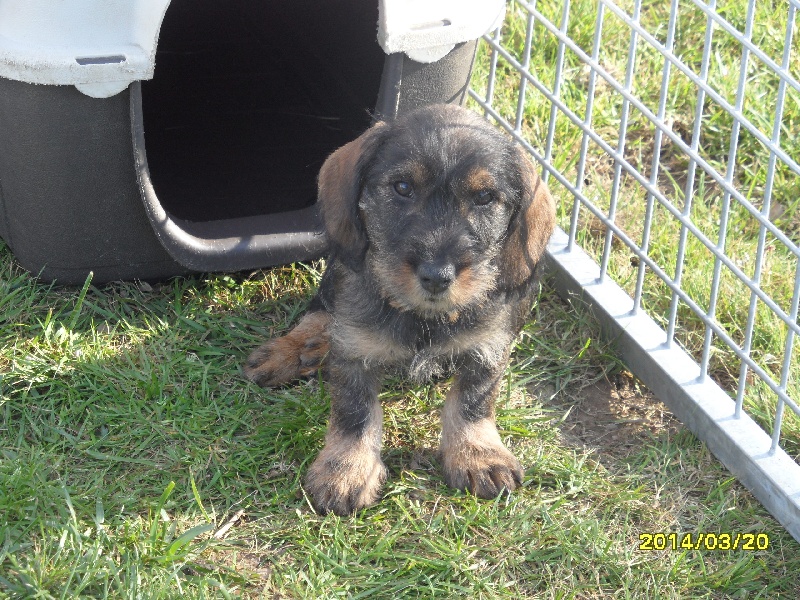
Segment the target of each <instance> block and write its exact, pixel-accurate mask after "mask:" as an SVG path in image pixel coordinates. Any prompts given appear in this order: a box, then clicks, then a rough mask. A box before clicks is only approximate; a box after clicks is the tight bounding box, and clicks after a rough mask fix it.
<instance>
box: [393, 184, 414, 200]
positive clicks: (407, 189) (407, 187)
mask: <svg viewBox="0 0 800 600" xmlns="http://www.w3.org/2000/svg"><path fill="white" fill-rule="evenodd" d="M392 187H393V188H394V191H395V192H397V193H398V194H400V195H401V196H402V197H403V198H412V197H413V196H414V188H413V186H412V185H411V184H410V183H408V182H407V181H395V182H394V185H393V186H392Z"/></svg>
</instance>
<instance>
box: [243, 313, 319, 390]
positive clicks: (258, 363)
mask: <svg viewBox="0 0 800 600" xmlns="http://www.w3.org/2000/svg"><path fill="white" fill-rule="evenodd" d="M330 322H331V315H330V313H328V312H327V311H326V310H315V311H312V312H308V313H306V314H305V315H304V316H303V318H302V319H300V322H299V323H298V324H297V325H296V326H295V327H294V329H292V330H291V331H290V332H289V333H287V334H286V335H284V336H283V337H279V338H275V339H272V340H270V341H268V342H267V343H266V344H264V345H263V346H260V347H259V348H257V349H256V350H254V351H253V353H252V354H251V355H250V357H249V358H248V359H247V362H246V363H245V365H244V367H243V371H244V374H245V376H246V377H247V378H248V379H250V380H251V381H253V382H254V383H256V384H258V385H260V386H261V387H273V386H277V385H282V384H284V383H288V382H290V381H292V380H295V379H301V378H303V377H310V376H311V375H313V374H314V373H315V372H316V371H317V370H318V369H319V367H320V365H321V363H322V359H324V358H325V356H326V355H327V354H328V349H329V347H330V334H329V331H328V327H329V325H330Z"/></svg>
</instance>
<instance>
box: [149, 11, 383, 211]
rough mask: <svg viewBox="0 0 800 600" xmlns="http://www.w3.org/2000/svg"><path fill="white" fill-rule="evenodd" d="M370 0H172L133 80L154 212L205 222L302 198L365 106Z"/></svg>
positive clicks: (295, 205) (351, 134)
mask: <svg viewBox="0 0 800 600" xmlns="http://www.w3.org/2000/svg"><path fill="white" fill-rule="evenodd" d="M377 4H378V3H377V2H374V1H373V2H364V1H363V0H362V1H358V0H324V1H320V0H272V1H264V0H250V1H246V0H225V1H224V2H223V1H220V0H172V2H171V3H170V5H169V8H168V9H167V12H166V16H165V18H164V22H163V24H162V27H161V32H160V35H159V42H158V50H157V54H156V68H155V75H154V77H153V79H152V80H150V81H145V82H142V104H143V118H144V133H145V149H146V153H147V161H148V166H149V170H150V177H151V180H152V182H153V187H154V189H155V192H156V194H157V196H158V198H159V201H160V202H161V205H162V206H163V207H164V209H165V210H166V211H167V212H168V213H170V214H171V215H172V216H173V217H177V218H179V219H186V220H189V221H211V220H219V219H229V218H236V217H249V216H253V215H263V214H269V213H277V212H284V211H289V210H295V209H299V208H304V207H307V206H309V205H311V204H313V202H314V201H315V196H316V176H317V173H318V171H319V168H320V166H321V165H322V162H323V161H324V160H325V158H326V157H327V156H328V155H329V154H330V153H331V152H332V151H333V150H335V149H336V148H338V147H339V146H341V145H342V144H344V143H346V142H348V141H350V140H352V139H353V138H355V137H356V136H357V135H359V134H360V133H361V132H362V131H364V129H366V128H367V127H368V126H369V123H370V119H371V113H372V111H373V110H374V108H375V101H376V98H377V94H378V89H379V86H380V79H381V72H382V70H383V63H384V54H383V51H382V50H381V48H380V46H379V45H378V43H377V41H376V28H377V25H376V23H377V19H378V14H377Z"/></svg>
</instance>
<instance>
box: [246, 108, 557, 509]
mask: <svg viewBox="0 0 800 600" xmlns="http://www.w3.org/2000/svg"><path fill="white" fill-rule="evenodd" d="M319 203H320V206H321V209H322V217H323V222H324V226H325V232H326V234H327V236H328V240H329V244H330V245H329V249H330V257H329V261H328V268H327V270H326V271H325V274H324V276H323V278H322V282H321V284H320V289H319V291H318V293H317V295H316V297H315V298H314V300H313V301H312V303H311V306H310V307H309V310H308V312H307V313H306V314H305V316H304V317H303V318H302V319H301V321H300V322H299V323H298V324H297V326H296V327H295V328H294V329H293V330H292V331H290V332H289V333H288V334H287V335H285V336H283V337H281V338H277V339H274V340H271V341H269V342H267V343H266V344H265V345H263V346H261V347H260V348H258V349H257V350H256V351H255V352H253V354H252V355H251V356H250V358H249V359H248V361H247V364H246V366H245V369H244V370H245V374H246V375H247V377H249V378H250V379H252V380H253V381H254V382H256V383H257V384H259V385H261V386H273V385H278V384H282V383H285V382H287V381H290V380H292V379H295V378H298V377H303V376H308V375H312V374H313V373H314V372H315V371H316V370H317V369H318V368H319V366H320V364H321V363H322V359H323V358H324V359H325V365H324V368H325V378H326V381H327V382H328V389H329V391H330V396H331V415H330V422H329V425H328V432H327V435H326V437H325V447H324V448H323V449H322V452H320V454H319V456H318V457H317V459H316V460H315V461H314V463H313V464H312V465H311V467H310V469H309V471H308V475H307V476H306V480H305V484H306V489H307V491H308V492H310V494H311V496H312V499H313V503H314V506H315V508H316V509H317V510H319V511H321V512H328V511H332V512H334V513H337V514H340V515H344V514H348V513H352V512H354V511H356V510H358V509H360V508H363V507H365V506H369V505H370V504H372V503H374V502H375V501H376V500H377V499H378V497H379V494H380V488H381V484H382V483H383V481H384V480H385V479H386V467H385V465H384V464H383V461H382V460H381V456H380V451H381V432H382V422H381V421H382V410H381V406H380V402H379V401H378V391H379V388H380V385H381V379H382V377H383V375H384V373H385V372H386V371H387V370H396V369H401V370H404V371H405V372H406V373H408V374H409V375H410V376H411V377H413V378H414V379H417V380H420V379H425V378H429V377H431V376H433V375H438V374H440V373H444V372H450V373H453V374H454V379H453V383H452V387H451V388H450V391H449V392H448V394H447V397H446V399H445V402H444V408H443V410H442V437H441V447H440V456H441V462H442V467H443V470H444V479H445V481H446V482H447V483H448V485H450V486H452V487H454V488H458V489H462V490H469V491H470V492H471V493H473V494H475V495H476V496H480V497H482V498H492V497H495V496H497V495H498V494H500V493H502V492H503V490H509V491H510V490H513V489H514V488H516V487H517V486H518V485H519V484H520V483H521V481H522V474H523V471H522V468H521V467H520V464H519V462H518V461H517V459H516V458H514V456H513V455H512V454H511V452H509V451H508V449H506V447H505V446H504V445H503V442H502V441H501V439H500V435H499V434H498V432H497V428H496V426H495V411H494V402H495V398H496V396H497V393H498V390H499V388H500V381H501V379H502V376H503V372H504V370H505V368H506V365H507V364H508V359H509V353H510V351H511V346H512V343H513V341H514V338H515V337H516V335H517V333H519V331H520V329H521V328H522V325H523V323H524V322H525V320H526V317H527V316H528V313H529V312H530V308H531V304H532V301H533V298H534V294H535V293H536V291H537V289H538V286H537V283H536V277H535V276H536V270H537V265H538V264H539V261H540V259H541V258H542V254H543V252H544V248H545V245H546V244H547V241H548V239H549V238H550V234H551V233H552V231H553V227H554V223H555V207H554V205H553V200H552V198H551V196H550V194H549V192H548V191H547V187H546V186H545V184H544V183H543V182H542V181H541V179H539V177H538V175H537V173H536V169H535V168H534V165H533V164H532V163H531V161H530V160H529V158H528V157H527V156H526V154H525V153H524V152H523V151H522V150H521V149H520V148H519V147H518V146H516V145H515V144H514V143H512V141H511V140H510V139H509V138H508V137H506V136H505V135H504V134H502V133H500V132H499V131H498V130H497V129H495V128H494V127H492V126H491V125H490V124H489V123H487V122H486V121H485V120H484V119H482V118H481V117H479V116H478V115H476V114H474V113H472V112H470V111H467V110H465V109H462V108H459V107H456V106H452V105H434V106H428V107H424V108H421V109H417V110H415V111H413V112H410V113H408V114H406V115H404V116H402V117H399V118H398V119H397V120H395V121H391V122H385V123H377V124H376V125H374V126H373V127H372V128H370V129H369V130H368V131H367V132H366V133H364V134H363V135H361V137H359V138H358V139H356V140H354V141H352V142H350V143H349V144H347V145H346V146H343V147H342V148H340V149H339V150H337V151H336V152H334V153H333V154H332V155H331V156H330V157H329V158H328V159H327V161H326V162H325V164H324V165H323V167H322V170H321V171H320V175H319Z"/></svg>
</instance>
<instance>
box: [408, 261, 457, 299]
mask: <svg viewBox="0 0 800 600" xmlns="http://www.w3.org/2000/svg"><path fill="white" fill-rule="evenodd" d="M417 277H418V278H419V283H420V285H421V286H422V288H423V289H424V290H425V291H426V292H429V293H431V294H435V295H438V294H441V293H442V292H444V291H446V290H447V288H449V287H450V285H451V284H452V283H453V281H454V280H455V278H456V267H455V265H453V264H452V263H448V262H438V261H430V262H424V263H422V264H421V265H420V266H419V267H417Z"/></svg>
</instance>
